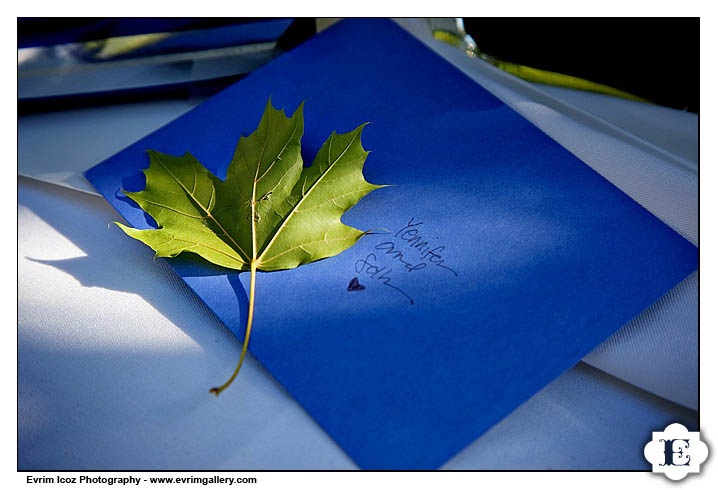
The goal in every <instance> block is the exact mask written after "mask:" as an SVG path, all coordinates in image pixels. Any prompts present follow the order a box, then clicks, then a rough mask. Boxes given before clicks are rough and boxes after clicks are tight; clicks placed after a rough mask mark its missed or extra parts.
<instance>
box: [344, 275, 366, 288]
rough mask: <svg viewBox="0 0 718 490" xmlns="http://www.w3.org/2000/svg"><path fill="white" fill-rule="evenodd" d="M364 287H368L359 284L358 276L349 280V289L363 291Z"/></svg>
mask: <svg viewBox="0 0 718 490" xmlns="http://www.w3.org/2000/svg"><path fill="white" fill-rule="evenodd" d="M362 289H366V286H364V285H363V284H359V278H357V277H355V278H354V279H352V280H351V281H349V285H348V286H347V291H361V290H362Z"/></svg>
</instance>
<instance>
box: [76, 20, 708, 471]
mask: <svg viewBox="0 0 718 490" xmlns="http://www.w3.org/2000/svg"><path fill="white" fill-rule="evenodd" d="M270 95H271V97H272V101H273V103H274V105H275V106H279V107H282V106H283V107H285V108H286V109H287V112H288V113H292V112H293V111H294V110H295V109H296V107H297V106H298V105H299V103H300V102H301V101H303V100H306V106H305V133H304V137H303V139H302V152H303V156H304V161H305V162H311V161H312V159H313V157H314V155H315V154H316V152H317V150H318V149H319V147H320V145H321V144H322V143H323V142H324V140H325V139H326V138H327V137H328V136H329V134H330V133H331V132H332V131H333V130H337V131H338V132H347V131H350V130H352V129H354V128H355V127H356V126H358V125H359V124H361V123H364V122H366V121H371V123H372V124H370V125H369V126H367V127H366V129H365V130H364V134H363V144H364V147H365V148H366V149H367V150H370V151H371V154H370V155H369V157H368V159H367V162H366V165H365V168H364V175H365V177H366V179H367V180H368V181H369V182H371V183H376V184H393V185H394V187H388V188H382V189H379V190H376V191H374V192H372V193H371V194H370V195H369V196H367V197H366V198H364V199H363V200H362V201H360V202H359V204H357V205H356V206H355V207H354V208H353V209H351V210H350V211H349V212H348V213H346V214H345V215H344V218H343V221H344V222H345V223H346V224H348V225H351V226H354V227H356V228H360V229H364V230H367V229H378V228H383V229H385V230H388V231H384V230H378V231H379V232H377V233H375V234H371V235H368V236H365V237H364V238H362V239H361V240H360V241H359V242H358V244H357V245H355V246H354V247H352V248H350V249H349V250H347V251H345V252H343V253H341V254H339V255H338V256H336V257H332V258H329V259H326V260H322V261H319V262H315V263H312V264H308V265H305V266H302V267H300V268H298V269H294V270H289V271H281V272H272V273H259V274H258V277H257V291H256V310H255V321H254V331H253V334H252V339H251V341H250V350H251V352H252V353H253V354H254V356H255V357H256V358H257V359H258V360H259V361H260V362H261V363H262V364H263V365H264V366H265V367H266V369H267V370H268V371H269V372H270V373H271V374H272V375H273V376H274V377H275V378H276V379H277V380H278V381H279V382H280V383H281V384H282V385H283V386H284V387H285V388H286V389H287V390H288V391H289V392H290V393H291V394H292V395H293V396H294V397H295V398H296V399H297V401H298V402H299V403H301V404H302V406H303V407H304V408H305V409H306V410H307V412H308V413H309V414H310V415H311V416H312V417H314V419H315V420H316V421H317V422H318V423H319V424H320V425H321V426H322V427H323V428H324V429H325V430H326V431H327V432H328V433H329V434H330V435H331V436H332V437H333V438H334V439H335V440H336V442H337V443H338V444H339V445H340V446H341V447H342V448H343V449H344V450H345V451H346V452H347V454H349V455H350V456H351V457H352V458H353V459H354V461H355V462H356V463H357V464H358V465H359V466H360V467H362V468H367V469H432V468H437V467H438V466H440V465H441V464H442V463H444V462H445V461H447V460H448V459H450V458H451V457H452V456H453V455H455V454H456V453H457V452H458V451H460V450H461V449H463V448H464V447H465V446H466V445H468V444H469V443H471V442H472V441H473V440H474V439H476V438H477V437H478V436H479V435H481V434H482V433H483V432H485V431H486V430H487V429H489V428H490V427H491V426H492V425H494V424H495V423H496V422H498V421H499V420H500V419H501V418H503V417H504V416H506V415H507V414H508V413H509V412H511V411H512V410H514V409H515V408H516V407H518V406H519V405H520V404H521V403H523V402H524V401H525V400H527V399H528V398H529V397H530V396H531V395H533V394H534V393H536V392H537V391H538V390H539V389H541V388H542V387H544V386H545V385H546V384H547V383H549V382H550V381H551V380H553V379H554V378H556V377H557V376H558V375H559V374H561V373H562V372H563V371H565V370H566V369H568V368H570V367H571V366H572V365H574V364H575V363H576V362H578V361H579V360H580V359H581V358H582V357H583V356H584V355H586V354H587V353H588V352H589V351H590V350H591V349H593V348H594V347H595V346H596V345H598V344H599V343H600V342H601V341H603V340H604V339H605V338H606V337H608V336H609V335H610V334H612V333H613V332H614V331H616V330H617V329H618V328H620V327H621V326H622V325H624V324H625V323H626V322H628V321H629V320H631V318H633V317H634V316H635V315H637V314H638V313H639V312H641V310H643V309H644V308H646V307H647V306H649V305H650V304H651V303H653V302H654V301H656V300H657V299H658V298H659V297H660V296H662V295H663V294H664V293H666V292H667V291H668V290H669V289H670V288H671V287H673V286H674V285H675V284H677V283H678V282H679V281H681V280H682V279H683V278H685V277H686V276H687V275H688V274H690V273H691V272H693V271H694V270H695V269H696V267H697V260H698V253H697V249H696V247H694V246H693V245H691V244H690V243H688V242H687V241H686V240H684V239H683V238H682V237H680V236H679V235H678V234H676V233H675V232H674V231H673V230H671V229H670V228H669V227H668V226H666V225H665V224H663V223H662V222H661V221H660V220H658V219H657V218H655V217H654V216H653V215H651V214H650V213H649V212H647V211H646V210H645V209H643V208H642V207H641V206H640V205H638V204H637V203H636V202H634V201H633V200H632V199H630V198H629V197H628V196H626V195H625V194H624V193H623V192H621V191H620V190H619V189H617V188H616V187H614V186H613V185H612V184H610V183H609V182H608V181H606V180H605V179H604V178H603V177H601V176H600V175H599V174H597V173H596V172H594V171H593V170H592V169H591V168H589V167H588V166H587V165H585V164H584V163H583V162H581V161H580V160H578V159H577V158H576V157H574V156H573V155H572V154H571V153H569V152H568V151H566V150H565V149H564V148H562V147H561V146H560V145H558V144H557V143H556V142H555V141H553V140H552V139H551V138H549V137H548V136H547V135H545V134H544V133H542V132H541V131H540V130H539V129H537V128H536V127H535V126H533V125H532V124H531V123H529V122H528V121H526V120H525V119H524V118H523V117H521V116H520V115H519V114H517V113H516V112H514V111H513V110H511V109H510V108H509V107H507V106H506V105H505V104H503V103H502V102H501V101H500V100H498V99H497V98H495V97H494V96H492V95H491V94H490V93H488V92H487V91H486V90H484V89H483V88H482V87H480V86H478V85H477V84H476V83H475V82H473V81H472V80H470V79H469V78H468V77H466V76H465V75H463V74H462V73H461V72H459V71H458V70H457V69H456V68H454V67H452V66H451V65H450V64H448V63H447V62H446V61H444V60H443V59H441V58H440V57H439V56H438V55H436V54H435V53H433V52H431V51H430V50H429V49H428V48H426V47H425V46H424V45H422V44H421V43H420V42H419V41H417V40H415V39H414V38H413V37H411V36H410V35H409V34H407V33H406V32H404V31H403V30H402V29H401V28H399V27H398V26H396V25H395V24H394V23H393V22H391V21H388V20H383V19H372V20H359V19H357V20H346V21H343V22H341V23H339V24H338V25H336V26H334V27H332V28H330V29H329V30H327V31H325V32H323V33H321V34H319V35H318V36H316V37H315V38H313V39H312V40H310V41H308V42H307V43H305V44H303V45H301V46H300V47H298V48H296V49H295V50H293V51H291V52H289V53H287V54H285V55H283V56H281V57H279V58H277V59H276V60H274V61H272V62H271V63H269V64H268V65H266V66H264V67H262V68H261V69H259V70H257V71H256V72H254V73H252V74H251V75H250V76H248V77H247V78H245V79H244V80H242V81H240V82H239V83H237V84H236V85H234V86H232V87H230V88H228V89H226V90H225V91H223V92H221V93H220V94H218V95H217V96H215V97H213V98H211V99H209V100H208V101H206V102H205V103H203V104H201V105H200V106H198V107H197V108H196V109H194V110H192V111H191V112H189V113H187V114H185V115H183V116H182V117H180V118H179V119H177V120H175V121H174V122H172V123H170V124H168V125H167V126H165V127H163V128H161V129H159V130H158V131H156V132H155V133H153V134H151V135H149V136H147V137H146V138H143V139H142V140H140V141H138V142H137V143H135V144H133V145H132V146H130V147H128V148H126V149H125V150H123V151H121V152H120V153H118V154H116V155H114V156H113V157H111V158H109V159H108V160H106V161H105V162H103V163H101V164H100V165H98V166H97V167H95V168H93V169H91V170H90V171H88V172H87V177H88V179H89V180H90V181H91V182H92V183H93V184H94V185H95V187H96V188H97V189H98V190H99V191H100V192H101V193H102V194H103V195H104V196H105V198H106V199H107V200H108V201H109V202H110V203H111V204H112V205H113V206H114V207H115V208H116V209H117V210H118V211H119V212H120V213H121V214H122V215H123V216H124V218H125V219H126V220H127V221H128V222H129V223H130V224H131V225H133V226H135V227H139V228H148V227H151V226H152V225H153V223H152V220H151V219H150V218H149V217H148V216H146V215H145V214H144V213H143V212H142V211H141V210H140V209H139V208H138V207H137V206H136V205H135V204H134V202H132V201H131V200H129V199H128V198H126V197H125V196H124V195H123V194H122V192H121V190H122V189H126V190H140V189H142V188H143V186H144V180H143V176H142V174H141V173H140V172H139V170H140V169H142V168H146V167H147V166H148V164H149V160H148V157H147V154H146V153H145V150H147V149H153V150H157V151H161V152H165V153H170V154H175V155H180V154H183V153H184V152H186V151H189V152H191V153H192V154H193V155H194V156H196V157H197V158H198V159H199V160H200V161H201V162H202V163H203V164H204V165H206V166H207V167H208V168H210V169H211V170H212V171H214V172H216V173H218V174H219V175H220V176H221V177H223V176H224V173H225V171H226V167H227V165H228V163H229V161H230V159H231V157H232V154H233V152H234V148H235V145H236V143H237V141H238V139H239V137H240V135H242V134H245V135H246V134H248V133H250V132H252V131H253V130H254V129H255V128H256V126H257V124H258V122H259V119H260V116H261V114H262V111H263V109H264V106H265V104H266V102H267V98H268V97H269V96H270ZM119 236H120V235H118V237H119ZM126 239H127V240H129V239H130V238H126ZM169 262H170V264H171V265H172V266H173V267H174V268H175V270H176V271H177V272H178V274H180V276H182V278H183V279H184V280H185V281H186V282H187V284H188V285H189V286H190V287H191V288H192V289H193V290H194V291H195V292H196V293H197V294H198V295H199V296H200V297H201V298H202V299H203V300H204V301H205V302H206V303H207V305H208V306H209V307H210V308H211V309H212V310H213V311H214V312H215V313H216V314H217V315H218V316H219V318H220V319H221V320H222V321H223V322H224V324H225V325H227V327H228V328H230V329H231V330H232V331H233V332H234V333H235V334H236V335H237V336H238V337H240V338H241V337H242V336H243V329H244V322H245V315H246V310H247V298H246V293H245V290H246V289H247V287H248V277H246V276H248V274H244V273H243V274H236V273H227V271H224V270H221V269H219V268H217V267H213V266H210V265H208V264H206V263H203V262H201V261H200V260H198V259H194V258H192V257H191V256H189V257H185V258H182V257H180V258H177V259H172V260H170V261H169ZM149 266H150V264H148V267H149ZM224 374H225V373H218V376H219V377H220V378H221V377H222V376H223V375H224ZM218 381H221V380H220V379H218ZM238 382H239V383H241V382H242V380H241V374H240V378H239V380H238ZM230 389H231V388H230ZM208 396H209V395H208ZM241 417H242V416H241V414H237V422H238V423H241Z"/></svg>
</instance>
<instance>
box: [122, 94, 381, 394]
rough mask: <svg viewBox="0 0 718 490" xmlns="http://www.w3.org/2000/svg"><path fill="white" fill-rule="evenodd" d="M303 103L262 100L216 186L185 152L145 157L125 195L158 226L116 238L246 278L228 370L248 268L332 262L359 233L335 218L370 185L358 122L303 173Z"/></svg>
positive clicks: (251, 306)
mask: <svg viewBox="0 0 718 490" xmlns="http://www.w3.org/2000/svg"><path fill="white" fill-rule="evenodd" d="M303 106H304V104H303V103H302V105H300V106H299V108H298V109H297V111H296V112H295V113H294V115H293V116H292V117H291V118H290V117H287V116H286V115H285V114H284V111H283V110H282V111H280V110H277V109H275V108H274V107H273V106H272V102H271V99H270V100H269V101H268V102H267V107H266V108H265V110H264V115H263V116H262V120H261V121H260V123H259V126H258V127H257V130H256V131H254V132H253V133H252V134H251V135H249V136H248V137H246V138H245V137H242V138H240V140H239V144H238V145H237V149H236V150H235V153H234V157H233V158H232V161H231V163H230V164H229V167H228V169H227V179H226V180H224V181H222V180H220V179H219V178H217V177H216V176H214V175H213V174H212V173H211V172H210V171H209V170H207V169H206V168H205V167H204V166H203V165H202V164H201V163H200V162H199V161H198V160H197V159H196V158H194V157H193V156H192V155H190V154H189V153H185V154H184V155H183V156H181V157H176V156H172V155H166V154H163V153H159V152H155V151H149V158H150V166H149V168H147V169H146V170H145V171H144V172H145V176H146V182H147V183H146V185H145V189H144V190H142V191H140V192H125V194H126V195H127V196H128V197H130V198H131V199H132V200H133V201H135V202H136V203H137V204H138V205H139V206H140V207H141V208H142V209H143V210H144V211H145V212H146V213H147V214H149V215H150V216H152V217H153V218H154V219H155V221H156V222H157V224H158V225H159V229H156V230H137V229H135V228H129V227H127V226H124V225H122V224H120V223H117V224H118V226H120V228H122V229H123V230H124V231H125V233H127V234H128V235H130V236H131V237H133V238H136V239H137V240H140V241H142V242H144V243H145V244H147V245H148V246H150V247H151V248H152V249H153V250H155V252H156V254H155V255H156V256H157V257H175V256H177V255H178V254H180V253H183V252H191V253H195V254H197V255H200V256H201V257H203V258H205V259H206V260H208V261H210V262H212V263H214V264H217V265H219V266H222V267H226V268H229V269H236V270H249V271H251V280H250V292H249V315H248V319H247V330H246V334H245V336H244V345H243V346H242V353H241V355H240V359H239V363H238V364H237V368H236V369H235V371H234V373H233V374H232V376H231V378H230V379H229V380H228V381H227V382H226V383H225V384H224V385H222V386H220V387H218V388H212V390H210V391H211V392H212V393H214V394H215V395H219V393H221V392H222V391H223V390H224V389H225V388H226V387H227V386H229V385H230V384H231V382H232V381H233V380H234V378H235V377H236V376H237V373H238V372H239V369H240V368H241V366H242V361H243V360H244V356H245V354H246V351H247V345H248V344H249V335H250V332H251V328H252V318H253V315H254V290H255V279H256V271H257V270H260V271H276V270H282V269H293V268H295V267H298V266H300V265H302V264H308V263H310V262H314V261H315V260H320V259H323V258H327V257H332V256H334V255H336V254H338V253H340V252H342V251H344V250H346V249H347V248H349V247H351V246H352V245H354V244H355V243H356V242H357V240H359V238H361V237H362V236H363V235H364V234H365V233H366V232H363V231H361V230H357V229H355V228H352V227H350V226H346V225H345V224H343V223H342V222H341V217H342V215H343V214H344V213H345V212H346V211H347V210H348V209H349V208H351V207H352V206H354V205H355V204H356V203H357V202H358V201H359V200H360V199H361V198H362V197H364V196H365V195H367V194H368V193H369V192H371V191H373V190H374V189H378V188H380V187H385V186H381V185H374V184H370V183H368V182H367V181H366V180H364V176H363V175H362V167H363V166H364V161H365V160H366V157H367V155H368V153H367V152H366V151H364V148H363V147H362V144H361V133H362V130H363V129H364V126H365V125H361V126H359V127H358V128H356V129H355V130H354V131H351V132H349V133H345V134H337V133H332V134H331V135H330V136H329V138H328V139H327V141H326V142H325V143H324V144H323V145H322V147H321V148H320V149H319V151H318V153H317V155H316V157H315V158H314V162H313V163H312V165H311V166H310V167H304V166H303V164H302V156H301V138H302V135H303V134H304V117H303Z"/></svg>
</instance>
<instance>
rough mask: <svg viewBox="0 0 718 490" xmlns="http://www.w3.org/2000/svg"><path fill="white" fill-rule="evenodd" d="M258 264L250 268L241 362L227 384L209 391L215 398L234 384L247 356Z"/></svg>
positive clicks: (251, 265) (252, 264) (255, 260)
mask: <svg viewBox="0 0 718 490" xmlns="http://www.w3.org/2000/svg"><path fill="white" fill-rule="evenodd" d="M257 262H258V260H257V259H254V260H252V262H251V263H250V266H249V267H250V271H251V272H250V273H251V279H250V281H249V313H248V315H247V328H246V330H245V332H244V344H243V345H242V353H241V354H240V355H239V362H238V363H237V367H236V368H235V370H234V373H232V376H231V377H230V378H229V379H228V380H227V382H226V383H224V384H223V385H222V386H220V387H218V388H212V389H211V390H209V392H210V393H214V395H215V396H219V394H220V393H222V392H223V391H224V390H225V389H226V388H227V387H228V386H229V385H231V384H232V381H234V378H236V377H237V374H239V370H240V369H241V367H242V362H243V361H244V356H245V355H246V354H247V346H248V345H249V334H250V333H251V332H252V317H253V316H254V282H255V279H256V277H257Z"/></svg>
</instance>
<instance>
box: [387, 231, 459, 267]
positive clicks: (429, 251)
mask: <svg viewBox="0 0 718 490" xmlns="http://www.w3.org/2000/svg"><path fill="white" fill-rule="evenodd" d="M423 224H424V222H423V221H414V218H413V217H412V218H411V219H409V222H408V223H407V225H406V226H405V227H403V228H402V229H400V230H399V231H397V232H396V233H394V238H398V239H399V240H401V241H404V242H406V244H407V245H408V246H409V248H411V249H416V250H418V251H419V255H420V256H421V259H422V260H428V262H429V263H430V264H432V265H435V266H436V267H440V268H442V269H446V270H448V271H450V272H451V273H453V274H454V275H455V276H456V277H459V274H458V273H457V272H456V271H455V270H454V269H452V268H451V267H449V266H448V265H446V259H444V258H443V257H442V256H441V254H442V253H443V252H444V250H445V249H446V247H445V246H444V245H438V246H435V247H432V246H431V244H430V242H429V241H428V240H425V239H424V238H423V237H422V236H421V235H420V234H419V227H420V226H421V225H423ZM375 248H376V249H377V250H383V251H385V253H386V254H387V255H391V256H392V257H393V258H396V259H397V260H400V261H401V262H402V263H403V264H404V267H406V268H407V270H410V271H411V270H419V269H423V268H424V267H426V263H425V262H421V263H419V264H417V265H411V264H409V263H408V261H407V260H405V258H404V257H405V255H404V254H403V253H402V252H401V251H399V250H397V248H398V247H397V246H396V245H395V244H394V242H391V241H388V242H383V243H380V244H379V245H377V246H376V247H375ZM422 264H423V265H424V267H419V268H417V267H418V266H420V265H422ZM410 266H411V267H410Z"/></svg>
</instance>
